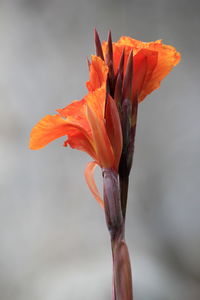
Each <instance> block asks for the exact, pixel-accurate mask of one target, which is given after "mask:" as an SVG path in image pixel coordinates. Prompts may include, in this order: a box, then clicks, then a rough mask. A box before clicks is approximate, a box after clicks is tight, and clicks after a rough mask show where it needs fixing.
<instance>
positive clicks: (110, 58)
mask: <svg viewBox="0 0 200 300" xmlns="http://www.w3.org/2000/svg"><path fill="white" fill-rule="evenodd" d="M110 62H113V47H112V35H111V31H109V33H108V47H107V53H106V63H107V64H109V63H110Z"/></svg>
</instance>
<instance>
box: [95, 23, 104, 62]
mask: <svg viewBox="0 0 200 300" xmlns="http://www.w3.org/2000/svg"><path fill="white" fill-rule="evenodd" d="M94 40H95V46H96V55H97V56H99V57H100V58H101V59H103V60H104V56H103V50H102V46H101V41H100V38H99V34H98V32H97V30H96V28H95V29H94Z"/></svg>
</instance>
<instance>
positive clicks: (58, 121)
mask: <svg viewBox="0 0 200 300" xmlns="http://www.w3.org/2000/svg"><path fill="white" fill-rule="evenodd" d="M67 126H68V125H67V123H66V121H65V120H64V119H62V118H61V117H60V116H59V115H54V116H51V115H47V116H46V117H44V118H43V119H42V120H40V121H39V122H38V123H37V124H36V125H35V127H33V129H32V131H31V135H30V144H29V147H30V149H32V150H38V149H41V148H43V147H45V146H46V145H47V144H49V143H50V142H52V141H53V140H55V139H57V138H59V137H61V136H64V135H66V131H67V130H66V128H67ZM71 130H73V129H72V128H71Z"/></svg>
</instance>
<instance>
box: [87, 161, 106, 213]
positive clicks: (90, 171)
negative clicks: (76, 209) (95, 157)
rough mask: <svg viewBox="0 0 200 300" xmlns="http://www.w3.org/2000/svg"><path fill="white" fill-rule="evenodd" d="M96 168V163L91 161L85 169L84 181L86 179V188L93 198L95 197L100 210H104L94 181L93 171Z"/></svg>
mask: <svg viewBox="0 0 200 300" xmlns="http://www.w3.org/2000/svg"><path fill="white" fill-rule="evenodd" d="M96 166H97V163H96V162H95V161H92V162H90V163H89V164H88V165H87V167H86V169H85V179H86V182H87V184H88V187H89V189H90V191H91V193H92V194H93V196H94V197H95V199H96V200H97V202H98V203H99V204H100V206H101V207H102V208H104V202H103V200H102V198H101V196H100V193H99V191H98V189H97V186H96V183H95V181H94V169H95V167H96Z"/></svg>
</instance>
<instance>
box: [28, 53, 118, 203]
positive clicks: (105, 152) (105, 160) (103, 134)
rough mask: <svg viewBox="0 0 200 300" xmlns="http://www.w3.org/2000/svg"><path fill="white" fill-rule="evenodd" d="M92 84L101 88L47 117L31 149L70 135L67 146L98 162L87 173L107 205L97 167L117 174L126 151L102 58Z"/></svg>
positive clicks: (35, 133)
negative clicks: (96, 179) (98, 184)
mask: <svg viewBox="0 0 200 300" xmlns="http://www.w3.org/2000/svg"><path fill="white" fill-rule="evenodd" d="M91 70H93V71H91V72H93V76H92V78H91V82H90V85H91V90H92V85H95V86H96V87H99V88H97V89H96V90H95V91H91V92H89V93H88V94H87V95H86V96H85V97H84V98H83V99H82V100H80V101H73V102H72V103H71V104H70V105H68V106H66V107H65V108H64V109H58V110H57V112H58V114H56V115H53V116H52V115H47V116H46V117H44V118H43V119H42V120H40V121H39V122H38V123H37V124H36V125H35V127H34V128H33V129H32V131H31V136H30V149H32V150H37V149H40V148H43V147H45V146H46V145H47V144H48V143H50V142H51V141H53V140H55V139H57V138H59V137H61V136H67V140H66V141H65V143H64V146H67V145H70V146H71V147H72V148H75V149H78V150H82V151H85V152H87V153H88V154H89V155H90V156H91V157H92V158H93V159H94V162H92V163H90V164H89V165H88V167H87V168H86V171H85V176H86V180H87V183H88V185H89V187H90V189H91V191H92V193H93V194H94V196H95V198H96V199H97V200H98V202H99V203H100V204H101V205H103V202H102V200H101V198H100V195H99V193H98V191H97V188H96V185H95V183H94V179H93V170H94V167H95V166H96V164H98V165H99V166H100V167H101V168H108V169H113V170H114V171H116V172H117V170H118V165H119V160H120V156H121V151H122V133H121V124H120V119H119V113H118V111H117V107H116V104H115V102H114V100H113V99H112V97H111V96H110V95H106V88H105V82H106V78H107V72H108V69H107V66H106V65H105V63H104V62H103V61H102V60H100V59H99V58H98V57H93V59H92V63H91Z"/></svg>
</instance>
